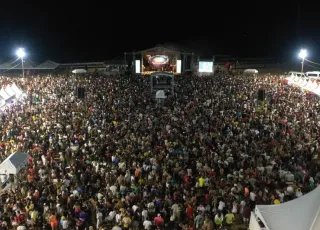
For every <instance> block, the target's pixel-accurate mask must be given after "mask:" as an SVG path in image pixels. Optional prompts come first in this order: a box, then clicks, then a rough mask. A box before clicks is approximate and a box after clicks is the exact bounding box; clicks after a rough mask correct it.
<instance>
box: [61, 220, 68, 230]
mask: <svg viewBox="0 0 320 230" xmlns="http://www.w3.org/2000/svg"><path fill="white" fill-rule="evenodd" d="M68 227H69V223H68V220H63V221H62V229H68Z"/></svg>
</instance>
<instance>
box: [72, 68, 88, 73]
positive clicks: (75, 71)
mask: <svg viewBox="0 0 320 230" xmlns="http://www.w3.org/2000/svg"><path fill="white" fill-rule="evenodd" d="M86 72H87V70H85V69H74V70H72V73H86Z"/></svg>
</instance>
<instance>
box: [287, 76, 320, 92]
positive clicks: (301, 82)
mask: <svg viewBox="0 0 320 230" xmlns="http://www.w3.org/2000/svg"><path fill="white" fill-rule="evenodd" d="M286 80H288V84H290V85H295V86H298V87H300V88H301V89H303V90H308V91H310V92H312V93H314V94H316V95H318V96H320V87H319V84H318V83H317V82H316V81H315V80H312V79H310V80H308V79H306V78H301V77H293V76H290V77H287V78H286Z"/></svg>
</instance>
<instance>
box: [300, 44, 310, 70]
mask: <svg viewBox="0 0 320 230" xmlns="http://www.w3.org/2000/svg"><path fill="white" fill-rule="evenodd" d="M307 55H308V53H307V50H306V49H301V50H300V53H299V58H301V59H302V62H301V73H303V64H304V59H305V58H306V57H307Z"/></svg>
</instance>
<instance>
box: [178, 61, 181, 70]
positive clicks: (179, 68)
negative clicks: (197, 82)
mask: <svg viewBox="0 0 320 230" xmlns="http://www.w3.org/2000/svg"><path fill="white" fill-rule="evenodd" d="M177 73H181V60H177Z"/></svg>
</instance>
